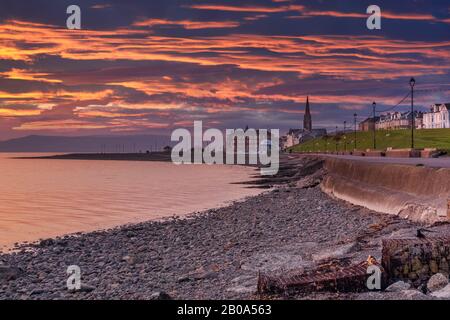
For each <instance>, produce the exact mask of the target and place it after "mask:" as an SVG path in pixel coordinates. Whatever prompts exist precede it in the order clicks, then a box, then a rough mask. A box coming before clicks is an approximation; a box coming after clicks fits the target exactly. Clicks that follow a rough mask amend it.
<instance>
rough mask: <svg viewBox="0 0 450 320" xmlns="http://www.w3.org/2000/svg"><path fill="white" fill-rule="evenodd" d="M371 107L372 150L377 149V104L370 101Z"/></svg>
mask: <svg viewBox="0 0 450 320" xmlns="http://www.w3.org/2000/svg"><path fill="white" fill-rule="evenodd" d="M372 108H373V150H376V149H377V138H376V126H375V123H376V108H377V104H376V102H374V103H372Z"/></svg>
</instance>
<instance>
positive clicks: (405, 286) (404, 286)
mask: <svg viewBox="0 0 450 320" xmlns="http://www.w3.org/2000/svg"><path fill="white" fill-rule="evenodd" d="M410 288H411V285H410V284H409V283H407V282H404V281H398V282H396V283H393V284H391V285H390V286H389V287H387V288H386V290H385V291H387V292H399V291H405V290H409V289H410Z"/></svg>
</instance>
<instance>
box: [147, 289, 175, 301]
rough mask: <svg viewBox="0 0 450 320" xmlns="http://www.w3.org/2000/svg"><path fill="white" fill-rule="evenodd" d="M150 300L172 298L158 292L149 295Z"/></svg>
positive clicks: (162, 292)
mask: <svg viewBox="0 0 450 320" xmlns="http://www.w3.org/2000/svg"><path fill="white" fill-rule="evenodd" d="M150 300H172V297H171V296H170V295H169V294H168V293H165V292H164V291H158V292H153V293H152V294H151V295H150Z"/></svg>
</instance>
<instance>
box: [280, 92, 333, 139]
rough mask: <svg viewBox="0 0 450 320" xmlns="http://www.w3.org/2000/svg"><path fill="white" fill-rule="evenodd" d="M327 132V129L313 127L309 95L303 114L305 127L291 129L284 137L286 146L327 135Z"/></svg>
mask: <svg viewBox="0 0 450 320" xmlns="http://www.w3.org/2000/svg"><path fill="white" fill-rule="evenodd" d="M326 134H327V130H326V129H313V125H312V117H311V107H310V104H309V97H307V98H306V107H305V115H304V116H303V129H289V132H288V133H287V135H286V136H285V138H284V142H283V143H284V147H285V148H290V147H292V146H295V145H297V144H299V143H302V142H305V141H308V140H311V139H314V138H318V137H322V136H325V135H326Z"/></svg>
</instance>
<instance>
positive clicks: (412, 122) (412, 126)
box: [409, 78, 416, 149]
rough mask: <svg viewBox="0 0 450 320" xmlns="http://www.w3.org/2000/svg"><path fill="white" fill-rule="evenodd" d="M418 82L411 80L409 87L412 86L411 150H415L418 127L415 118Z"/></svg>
mask: <svg viewBox="0 0 450 320" xmlns="http://www.w3.org/2000/svg"><path fill="white" fill-rule="evenodd" d="M415 84H416V80H415V79H414V78H411V80H409V85H410V86H411V149H414V127H415V126H416V119H415V116H414V85H415Z"/></svg>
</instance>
